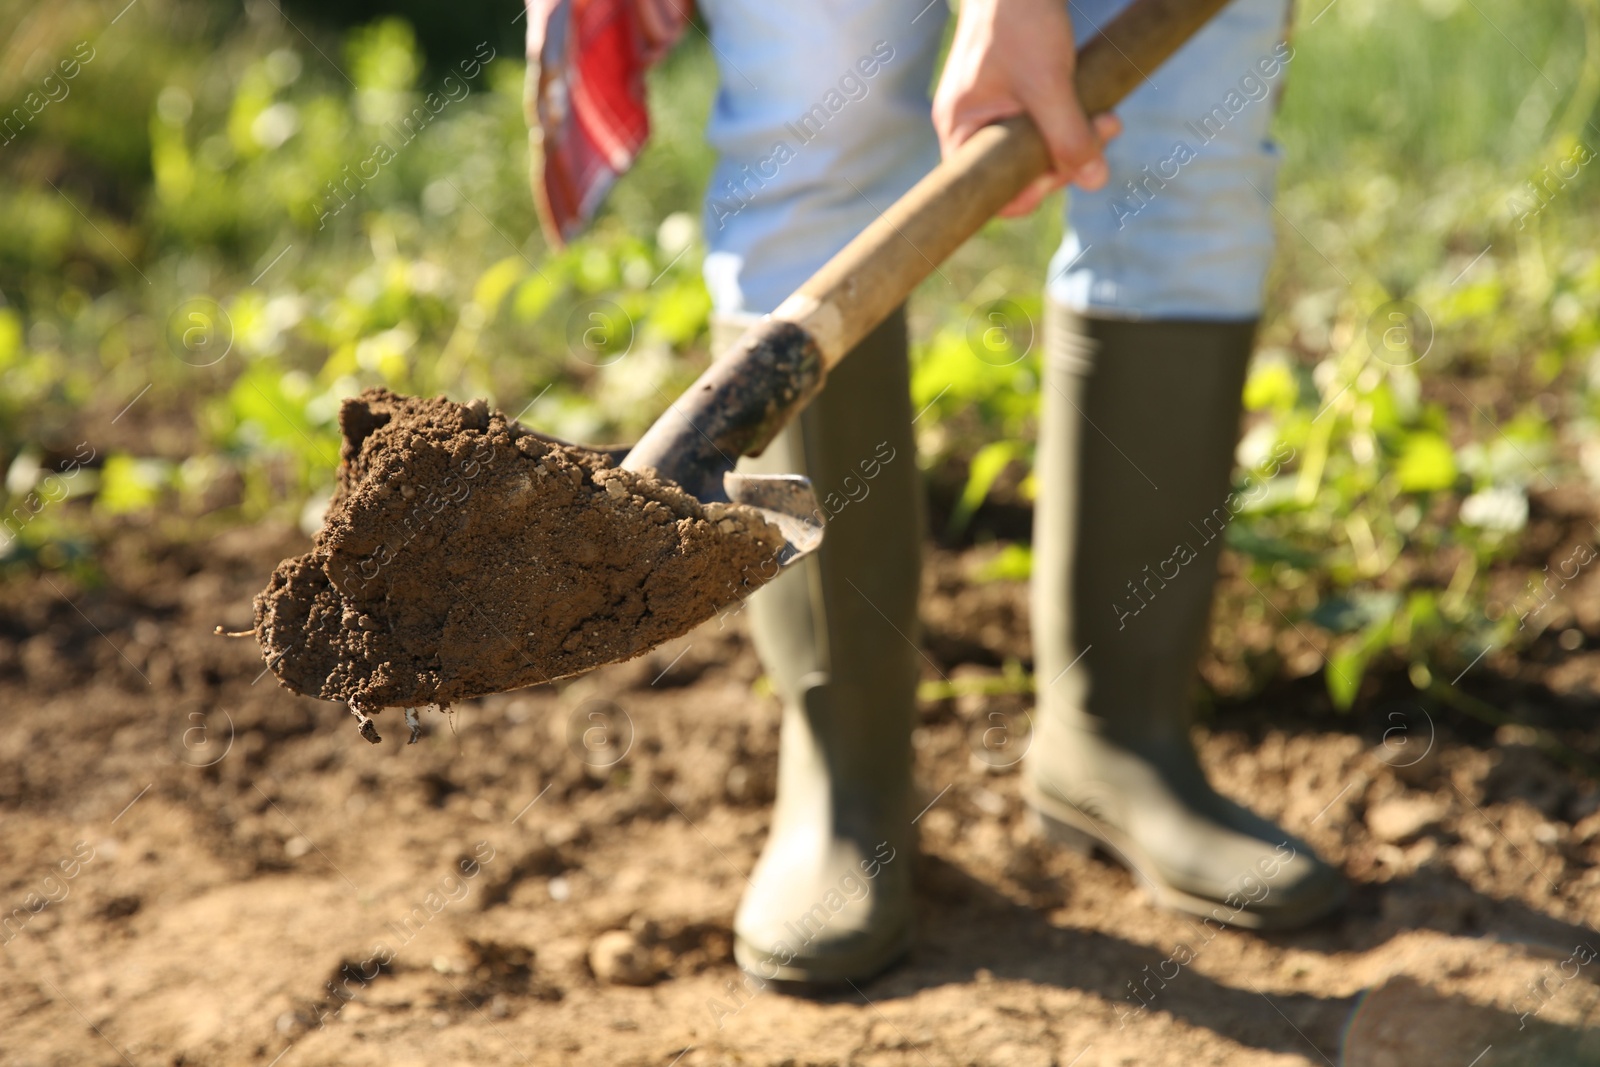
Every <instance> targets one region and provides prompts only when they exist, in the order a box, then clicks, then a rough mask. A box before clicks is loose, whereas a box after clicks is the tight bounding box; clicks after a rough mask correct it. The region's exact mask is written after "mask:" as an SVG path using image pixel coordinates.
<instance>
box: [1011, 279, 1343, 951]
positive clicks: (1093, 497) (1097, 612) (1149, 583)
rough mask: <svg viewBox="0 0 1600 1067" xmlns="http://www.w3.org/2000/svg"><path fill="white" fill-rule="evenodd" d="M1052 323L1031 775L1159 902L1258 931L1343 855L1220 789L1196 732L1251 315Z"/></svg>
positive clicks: (1071, 822) (1328, 879)
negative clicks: (1328, 857)
mask: <svg viewBox="0 0 1600 1067" xmlns="http://www.w3.org/2000/svg"><path fill="white" fill-rule="evenodd" d="M1048 315H1049V318H1048V321H1047V323H1046V357H1045V358H1046V367H1045V389H1044V396H1045V399H1044V407H1043V413H1042V415H1043V417H1042V422H1041V428H1040V440H1039V459H1038V479H1039V506H1038V509H1037V511H1036V513H1035V521H1034V542H1033V550H1034V579H1033V590H1032V595H1033V627H1034V644H1035V649H1034V651H1035V664H1036V668H1035V669H1036V671H1037V678H1038V685H1039V695H1038V718H1037V721H1036V723H1035V733H1034V738H1033V743H1032V746H1031V747H1030V749H1029V752H1028V756H1027V761H1026V765H1025V769H1026V773H1025V775H1024V792H1025V794H1026V795H1027V797H1028V800H1029V803H1030V805H1031V806H1032V808H1033V810H1034V813H1035V816H1036V818H1037V820H1038V821H1039V822H1040V823H1041V824H1042V826H1043V828H1044V829H1045V830H1046V831H1047V832H1049V833H1050V834H1051V835H1052V836H1054V837H1056V838H1058V839H1060V840H1063V841H1066V842H1068V843H1071V844H1073V845H1075V846H1078V847H1080V848H1088V847H1098V848H1100V849H1101V850H1103V851H1105V852H1108V853H1109V854H1110V855H1111V856H1112V858H1114V859H1116V860H1118V861H1119V862H1121V863H1122V864H1124V865H1125V866H1127V867H1128V868H1129V869H1130V870H1132V871H1133V872H1134V874H1135V876H1136V877H1137V878H1138V879H1139V880H1140V881H1141V882H1142V883H1143V884H1144V886H1145V887H1146V888H1147V890H1148V891H1149V892H1150V893H1151V894H1152V895H1153V897H1154V898H1155V901H1156V902H1157V903H1158V904H1160V905H1163V906H1166V907H1170V908H1175V909H1178V910H1181V911H1186V912H1190V913H1193V914H1198V915H1203V916H1207V917H1209V918H1211V919H1213V920H1214V921H1215V922H1217V923H1219V924H1225V925H1232V926H1240V927H1245V928H1250V929H1268V928H1283V927H1289V926H1296V925H1300V924H1303V923H1307V922H1310V921H1312V920H1314V919H1316V918H1319V917H1320V916H1322V915H1325V914H1327V913H1328V912H1330V911H1331V910H1333V909H1335V908H1337V907H1338V906H1339V905H1340V904H1341V903H1342V902H1343V900H1344V898H1345V895H1346V887H1345V883H1344V880H1343V879H1342V878H1341V876H1340V875H1339V873H1338V872H1337V871H1335V870H1334V869H1333V868H1331V867H1329V866H1328V865H1327V864H1325V863H1323V862H1322V861H1321V860H1320V859H1318V858H1317V857H1316V855H1315V854H1314V853H1313V852H1312V851H1311V849H1310V847H1309V846H1307V845H1306V844H1305V843H1304V842H1303V841H1300V840H1297V839H1296V838H1294V837H1291V836H1290V835H1288V834H1286V833H1285V832H1284V831H1283V830H1281V829H1279V828H1278V827H1277V826H1275V825H1273V824H1272V823H1271V822H1268V821H1267V820H1265V819H1263V818H1260V817H1259V816H1257V815H1255V814H1254V813H1252V812H1250V811H1249V810H1247V809H1246V808H1244V807H1241V806H1240V805H1238V804H1235V803H1233V802H1232V801H1229V800H1227V799H1225V798H1223V797H1221V796H1219V795H1218V794H1217V793H1216V791H1215V790H1213V789H1212V788H1211V786H1210V785H1209V784H1208V783H1207V781H1206V779H1205V775H1204V773H1203V772H1202V771H1201V769H1200V765H1199V762H1198V761H1197V759H1196V757H1195V752H1194V748H1193V745H1192V743H1191V741H1190V737H1189V728H1190V723H1191V704H1190V694H1191V690H1192V687H1193V686H1194V684H1195V681H1196V668H1197V664H1198V660H1199V656H1200V654H1201V652H1202V650H1203V646H1204V642H1205V639H1206V632H1207V623H1208V620H1209V616H1210V611H1211V599H1212V592H1213V588H1214V586H1215V584H1216V572H1217V559H1218V555H1219V553H1220V550H1221V547H1222V539H1223V533H1224V532H1225V528H1226V526H1227V524H1228V523H1229V521H1230V520H1231V519H1232V517H1233V515H1234V514H1235V511H1236V510H1237V507H1238V498H1237V497H1233V496H1231V476H1232V471H1233V454H1234V449H1235V446H1236V443H1237V440H1238V432H1239V416H1240V407H1241V404H1240V398H1241V394H1242V392H1243V386H1244V376H1245V367H1246V364H1247V362H1248V360H1249V357H1250V351H1251V346H1252V342H1253V339H1254V335H1255V323H1254V322H1253V321H1252V322H1210V321H1205V322H1201V321H1146V322H1133V321H1121V320H1106V319H1094V318H1086V317H1082V316H1079V315H1076V314H1074V313H1072V312H1070V311H1068V310H1066V309H1065V308H1062V307H1059V306H1053V307H1051V308H1049V310H1048Z"/></svg>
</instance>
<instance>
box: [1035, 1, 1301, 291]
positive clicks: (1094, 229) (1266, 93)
mask: <svg viewBox="0 0 1600 1067" xmlns="http://www.w3.org/2000/svg"><path fill="white" fill-rule="evenodd" d="M1286 17H1287V7H1286V5H1285V3H1284V2H1283V0H1235V2H1234V3H1232V4H1230V5H1229V6H1228V7H1227V8H1225V9H1224V10H1223V11H1222V12H1221V13H1220V14H1219V15H1218V16H1217V17H1216V19H1215V20H1213V22H1212V23H1211V24H1210V25H1208V26H1206V27H1205V28H1204V29H1202V30H1201V31H1200V32H1199V33H1198V34H1196V36H1195V37H1194V39H1193V40H1191V41H1190V42H1189V43H1188V44H1186V45H1185V46H1184V47H1183V48H1181V49H1180V50H1179V51H1178V52H1177V54H1175V55H1174V56H1173V57H1172V59H1171V60H1169V61H1168V62H1167V63H1166V64H1165V65H1164V66H1162V67H1161V68H1160V69H1159V70H1156V71H1153V72H1151V76H1150V77H1151V79H1152V80H1151V81H1147V82H1146V83H1145V84H1143V85H1141V86H1140V87H1139V88H1138V89H1137V90H1135V91H1134V92H1133V93H1132V94H1130V95H1129V97H1128V98H1127V99H1126V100H1125V101H1124V102H1123V103H1122V105H1120V106H1119V107H1118V108H1117V112H1118V114H1119V115H1120V116H1121V118H1122V120H1123V125H1124V129H1125V131H1126V132H1124V134H1123V135H1122V136H1121V137H1119V138H1118V139H1117V140H1116V141H1114V142H1112V144H1111V145H1110V147H1109V148H1108V149H1107V153H1106V160H1107V163H1108V164H1109V167H1110V171H1111V178H1110V181H1108V182H1107V183H1106V186H1105V188H1103V189H1101V190H1100V191H1098V192H1095V193H1084V192H1081V191H1078V190H1074V191H1073V192H1072V194H1071V196H1070V197H1069V201H1068V207H1067V221H1068V224H1069V229H1068V233H1067V235H1066V238H1065V239H1064V240H1063V242H1062V245H1061V247H1060V249H1059V250H1058V251H1057V252H1056V254H1055V256H1054V257H1053V258H1052V260H1051V264H1050V273H1049V281H1048V284H1047V288H1048V290H1049V293H1050V295H1051V296H1052V297H1053V298H1054V299H1056V300H1057V301H1059V302H1060V303H1062V304H1064V305H1065V306H1067V307H1069V308H1071V309H1073V310H1074V311H1078V312H1083V313H1089V314H1097V315H1106V316H1113V317H1127V318H1201V319H1243V318H1252V317H1255V316H1257V315H1259V314H1260V311H1261V296H1262V293H1261V288H1262V281H1263V279H1264V278H1265V276H1266V271H1267V268H1268V266H1269V265H1270V263H1271V260H1272V252H1273V242H1274V232H1273V218H1274V212H1273V208H1272V202H1271V199H1270V198H1271V197H1272V195H1273V191H1274V187H1275V185H1276V178H1277V170H1278V163H1279V152H1278V148H1277V146H1276V145H1275V144H1274V143H1273V142H1272V139H1271V136H1270V132H1269V130H1270V126H1271V122H1272V117H1273V114H1274V112H1275V110H1276V106H1277V98H1278V93H1279V90H1280V89H1281V86H1282V83H1283V81H1284V79H1285V78H1286V77H1287V75H1288V72H1289V70H1290V68H1291V67H1292V66H1293V57H1294V50H1293V48H1292V47H1291V46H1290V45H1289V44H1287V43H1286V42H1285V40H1284V29H1285V20H1286Z"/></svg>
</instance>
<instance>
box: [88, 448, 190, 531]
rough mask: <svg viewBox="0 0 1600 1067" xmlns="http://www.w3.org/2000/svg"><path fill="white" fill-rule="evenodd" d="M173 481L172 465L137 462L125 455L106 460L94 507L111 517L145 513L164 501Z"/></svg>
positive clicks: (151, 460) (120, 453)
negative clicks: (165, 491)
mask: <svg viewBox="0 0 1600 1067" xmlns="http://www.w3.org/2000/svg"><path fill="white" fill-rule="evenodd" d="M171 481H172V464H170V463H168V462H166V461H164V460H159V459H137V458H135V457H133V456H130V455H128V454H127V453H124V452H118V453H114V454H113V455H111V456H108V457H107V458H106V464H105V466H104V467H103V468H102V469H101V471H100V494H99V496H97V497H96V498H95V507H97V508H98V509H100V510H101V511H103V512H105V513H106V514H108V515H126V514H127V513H129V512H132V511H146V510H148V509H150V508H153V507H155V506H156V504H157V503H158V502H159V501H160V500H161V491H162V490H163V489H165V488H166V487H167V485H168V484H169V483H170V482H171Z"/></svg>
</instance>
